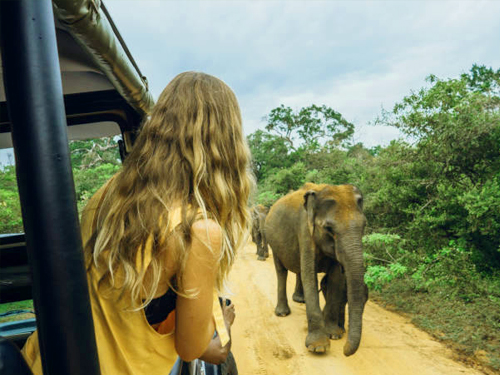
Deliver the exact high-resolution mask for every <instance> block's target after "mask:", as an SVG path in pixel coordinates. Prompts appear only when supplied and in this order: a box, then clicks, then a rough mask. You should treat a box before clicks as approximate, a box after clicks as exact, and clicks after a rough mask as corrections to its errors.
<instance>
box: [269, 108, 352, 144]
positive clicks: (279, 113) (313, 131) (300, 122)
mask: <svg viewBox="0 0 500 375" xmlns="http://www.w3.org/2000/svg"><path fill="white" fill-rule="evenodd" d="M265 120H266V121H267V126H266V130H268V131H269V132H273V133H275V134H276V135H277V136H278V137H280V138H281V139H283V140H284V141H285V142H286V144H287V145H288V147H289V148H290V150H292V151H298V150H299V149H303V150H305V151H306V152H309V153H314V152H317V151H319V150H321V149H327V150H331V149H335V148H339V147H345V146H347V145H348V144H349V141H350V138H351V137H352V135H353V134H354V125H353V124H351V123H350V122H348V121H347V120H346V119H344V118H343V117H342V115H341V114H340V113H339V112H337V111H335V110H333V109H332V108H330V107H327V106H325V105H322V106H317V105H314V104H313V105H311V106H309V107H304V108H301V109H300V110H299V111H293V110H292V109H291V108H290V107H285V106H284V105H283V104H282V105H280V106H279V107H277V108H275V109H273V110H271V112H270V113H269V115H268V116H266V117H265Z"/></svg>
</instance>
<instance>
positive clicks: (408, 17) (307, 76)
mask: <svg viewBox="0 0 500 375" xmlns="http://www.w3.org/2000/svg"><path fill="white" fill-rule="evenodd" d="M104 3H105V5H106V7H107V9H108V11H109V12H110V14H111V17H112V18H113V20H114V22H115V23H116V25H117V27H118V29H119V31H120V33H121V34H122V36H123V38H124V40H125V42H126V44H127V46H128V48H129V49H130V51H131V53H132V55H133V56H134V58H135V60H136V61H137V63H138V65H139V67H140V69H141V71H142V73H143V74H144V75H145V76H146V77H147V78H148V81H149V86H150V89H151V91H152V93H153V96H154V97H155V98H157V97H158V96H159V94H160V93H161V91H162V90H163V88H164V87H165V86H166V85H167V84H168V82H169V81H170V80H171V79H172V78H173V77H175V76H176V75H177V74H178V73H180V72H183V71H188V70H196V71H203V72H205V73H209V74H212V75H215V76H217V77H219V78H221V79H222V80H224V81H225V82H226V83H227V84H228V85H229V86H230V87H231V88H232V89H233V90H234V92H235V93H236V96H237V98H238V100H239V103H240V107H241V111H242V116H243V126H244V131H245V134H246V135H249V134H251V133H253V132H254V131H256V130H257V129H264V128H265V125H266V122H265V121H264V120H263V118H264V117H265V116H266V115H267V114H269V112H270V111H271V110H272V109H273V108H276V107H278V106H279V105H281V104H283V105H285V106H289V107H291V108H293V109H295V110H298V109H300V108H302V107H306V106H309V105H311V104H316V105H323V104H324V105H327V106H329V107H331V108H333V109H334V110H336V111H338V112H340V113H341V114H342V115H343V116H344V117H345V118H346V119H347V120H348V121H350V122H352V123H354V124H355V125H356V132H355V136H354V141H355V142H363V143H364V144H365V146H367V147H373V146H376V145H382V146H384V145H387V144H388V143H389V142H390V141H391V140H392V139H396V138H398V137H400V136H401V135H400V134H399V133H398V131H397V130H396V129H395V128H391V127H382V126H375V125H373V122H374V121H375V119H376V118H377V116H379V115H380V114H381V112H382V109H385V110H391V109H392V108H393V106H394V104H395V103H397V102H399V101H400V100H401V99H402V98H403V97H404V96H406V95H409V94H410V93H411V91H412V90H419V89H420V88H421V87H424V86H425V85H426V81H425V78H426V77H427V76H429V75H430V74H434V75H436V76H438V77H440V78H444V79H446V78H454V77H458V76H459V75H460V74H461V73H464V72H466V71H468V70H469V69H470V68H471V67H472V65H473V64H474V63H476V64H480V65H486V66H491V67H493V68H495V69H498V68H500V17H498V15H499V14H500V1H481V0H475V1H444V0H439V1H402V0H401V1H382V0H379V1H375V0H372V1H361V0H353V1H340V0H338V1H314V0H310V1H300V0H293V1H292V0H289V1H270V0H268V1H243V0H232V1H215V0H206V1H187V0H184V1H174V0H158V1H149V0H105V1H104ZM0 158H3V160H0V162H2V161H3V162H4V163H5V161H6V159H5V153H4V155H0Z"/></svg>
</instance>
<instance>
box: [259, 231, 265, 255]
mask: <svg viewBox="0 0 500 375" xmlns="http://www.w3.org/2000/svg"><path fill="white" fill-rule="evenodd" d="M257 239H258V242H257V260H266V256H265V250H264V246H263V242H264V241H263V238H262V235H261V234H259V235H258V236H257Z"/></svg>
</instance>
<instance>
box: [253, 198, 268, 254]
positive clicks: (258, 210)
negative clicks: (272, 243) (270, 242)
mask: <svg viewBox="0 0 500 375" xmlns="http://www.w3.org/2000/svg"><path fill="white" fill-rule="evenodd" d="M268 212H269V209H268V208H267V207H265V206H263V205H261V204H258V205H257V206H255V207H253V208H252V241H253V242H255V244H256V245H257V259H258V260H266V258H268V257H269V249H268V246H267V241H266V233H265V230H264V224H265V221H266V216H267V213H268Z"/></svg>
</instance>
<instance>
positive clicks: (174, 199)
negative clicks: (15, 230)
mask: <svg viewBox="0 0 500 375" xmlns="http://www.w3.org/2000/svg"><path fill="white" fill-rule="evenodd" d="M249 163H250V151H249V149H248V146H247V144H246V140H245V138H244V135H243V130H242V121H241V114H240V109H239V106H238V102H237V100H236V97H235V95H234V93H233V92H232V91H231V89H230V88H229V87H228V86H227V85H226V84H225V83H224V82H222V81H221V80H219V79H218V78H215V77H213V76H210V75H207V74H204V73H198V72H186V73H181V74H179V75H178V76H177V77H175V78H174V79H173V80H172V81H171V82H170V83H169V84H168V85H167V87H166V88H165V89H164V90H163V92H162V93H161V95H160V97H159V98H158V102H157V103H156V105H155V107H154V108H153V110H152V112H151V115H150V117H149V119H147V120H146V121H145V122H144V124H143V125H142V127H141V129H140V132H139V135H138V137H137V139H136V142H135V145H134V147H133V149H132V151H131V153H130V155H128V156H127V158H126V160H125V162H124V163H123V168H122V170H121V171H120V172H119V173H118V174H117V176H116V177H115V178H114V179H113V180H112V181H111V182H110V184H109V188H108V192H107V194H106V198H105V199H104V201H103V203H102V205H101V208H100V209H99V212H98V216H97V223H98V225H97V228H98V229H97V230H96V232H95V233H94V235H93V240H91V241H89V246H87V251H89V252H90V253H91V255H92V257H91V259H92V260H93V262H92V263H93V264H94V265H95V266H97V267H99V266H101V267H102V266H103V265H104V266H105V270H104V272H103V273H102V276H101V279H100V281H99V283H100V284H102V283H103V282H107V283H109V285H111V286H113V287H114V288H117V289H119V291H120V296H123V295H126V294H128V293H129V294H130V300H131V306H132V307H133V308H141V307H144V306H145V305H147V304H148V303H149V302H150V301H151V300H152V299H153V298H154V296H155V293H156V292H157V290H158V285H159V281H160V277H161V272H164V269H165V264H164V263H165V251H173V250H172V249H166V248H165V246H162V245H164V242H165V241H164V239H165V238H167V237H169V236H172V235H173V236H174V238H175V243H176V246H175V248H177V249H180V251H177V252H176V254H175V256H176V258H175V259H176V264H177V265H178V268H177V270H176V281H177V288H178V290H179V291H180V292H183V289H182V283H181V277H180V276H181V275H182V272H183V269H184V265H185V260H186V255H187V252H188V250H189V246H190V243H191V226H192V224H193V222H194V221H195V220H196V219H197V218H199V217H200V216H201V217H202V218H205V219H207V218H209V219H212V220H214V221H215V222H217V223H218V224H219V225H220V227H221V233H222V238H223V243H222V249H221V256H220V263H219V264H220V265H219V270H218V275H217V286H218V288H219V289H222V287H223V284H224V281H225V279H226V276H227V274H228V272H229V270H230V268H231V265H232V264H233V261H234V257H235V253H236V250H237V249H238V248H239V247H240V246H241V245H242V244H243V241H245V240H246V236H247V233H248V227H249V223H250V213H249V209H248V199H249V196H250V193H251V191H252V188H253V185H254V182H253V177H252V175H251V173H250V168H249ZM174 206H176V207H178V206H180V207H181V212H182V215H181V216H182V219H181V223H180V225H179V226H178V227H177V228H171V227H170V225H168V219H169V217H170V214H171V213H172V211H173V209H174ZM148 247H149V248H150V249H151V258H152V260H151V263H150V264H149V269H148V273H149V276H148V279H151V280H153V281H152V282H151V283H150V284H151V286H150V287H145V284H146V283H145V274H146V268H147V265H146V266H143V267H142V269H137V264H138V262H137V261H138V259H139V260H142V261H144V259H145V251H147V249H148ZM138 257H140V258H138ZM140 264H144V262H140ZM120 269H121V270H122V271H123V275H124V277H123V281H122V282H120V283H116V282H115V276H116V272H117V270H120Z"/></svg>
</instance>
